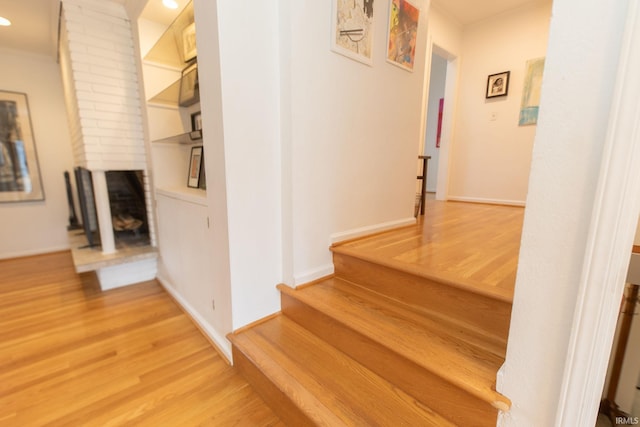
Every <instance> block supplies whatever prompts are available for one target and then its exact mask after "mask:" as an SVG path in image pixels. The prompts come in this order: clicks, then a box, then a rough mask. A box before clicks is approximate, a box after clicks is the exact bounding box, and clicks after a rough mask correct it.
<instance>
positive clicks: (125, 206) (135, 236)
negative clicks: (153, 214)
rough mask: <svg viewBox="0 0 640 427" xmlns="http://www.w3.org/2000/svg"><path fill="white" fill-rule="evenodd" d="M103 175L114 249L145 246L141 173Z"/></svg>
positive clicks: (147, 239)
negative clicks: (105, 183) (107, 194)
mask: <svg viewBox="0 0 640 427" xmlns="http://www.w3.org/2000/svg"><path fill="white" fill-rule="evenodd" d="M105 175H106V180H107V190H108V192H109V207H110V208H111V219H112V224H111V225H112V228H113V232H114V237H115V242H116V247H118V246H123V245H124V246H143V245H149V244H150V234H149V221H148V217H147V204H146V201H145V190H144V173H143V171H141V170H133V171H107V172H106V173H105Z"/></svg>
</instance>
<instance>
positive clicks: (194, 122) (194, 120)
mask: <svg viewBox="0 0 640 427" xmlns="http://www.w3.org/2000/svg"><path fill="white" fill-rule="evenodd" d="M191 130H202V114H201V113H200V111H198V112H196V113H193V114H191Z"/></svg>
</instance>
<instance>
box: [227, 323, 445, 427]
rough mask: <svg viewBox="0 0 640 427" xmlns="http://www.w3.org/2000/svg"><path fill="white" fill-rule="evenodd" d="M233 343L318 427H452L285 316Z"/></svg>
mask: <svg viewBox="0 0 640 427" xmlns="http://www.w3.org/2000/svg"><path fill="white" fill-rule="evenodd" d="M230 339H231V340H232V342H233V344H234V345H235V346H236V348H238V349H239V350H240V351H242V353H243V354H244V355H245V356H246V357H248V358H249V359H250V360H251V361H252V363H254V364H255V365H257V366H258V367H259V368H260V370H261V371H262V372H263V373H264V374H265V375H267V376H268V377H269V379H270V381H272V382H273V383H275V384H276V385H277V387H278V388H279V389H280V390H283V391H285V392H286V394H287V396H289V398H290V399H292V400H293V401H294V402H295V403H296V405H298V407H300V408H301V409H302V410H303V411H304V412H305V413H306V414H307V416H308V417H309V418H310V419H311V420H312V421H313V422H314V423H316V424H318V425H327V426H329V425H330V426H338V425H407V426H410V425H422V426H452V425H453V424H451V422H449V421H447V420H446V419H444V418H443V417H442V416H441V415H439V414H437V413H435V412H434V411H432V410H431V409H429V408H427V407H425V406H424V405H423V404H421V403H420V402H418V401H416V399H414V398H413V397H411V396H409V395H407V394H406V393H405V392H403V391H402V390H400V389H399V388H398V387H396V386H394V385H392V384H390V383H389V382H388V381H386V380H384V379H383V378H381V377H380V376H378V375H377V374H375V373H373V372H372V371H370V370H369V369H367V368H365V367H364V366H362V365H361V364H360V363H358V362H357V361H355V360H353V359H351V358H350V357H348V356H347V355H345V354H344V353H342V352H341V351H339V350H338V349H336V348H334V347H333V346H331V345H330V344H328V343H326V342H325V341H323V340H321V339H320V338H318V337H317V336H315V335H314V334H312V333H311V332H309V331H308V330H306V329H304V328H303V327H302V326H300V325H298V324H297V323H295V322H294V321H292V320H290V319H288V318H287V317H286V316H284V315H279V316H275V317H273V318H271V319H269V320H266V321H264V322H262V323H259V324H257V325H256V326H254V327H253V328H251V329H247V330H243V331H242V332H240V333H236V334H232V335H231V336H230Z"/></svg>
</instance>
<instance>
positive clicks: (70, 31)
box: [59, 0, 157, 289]
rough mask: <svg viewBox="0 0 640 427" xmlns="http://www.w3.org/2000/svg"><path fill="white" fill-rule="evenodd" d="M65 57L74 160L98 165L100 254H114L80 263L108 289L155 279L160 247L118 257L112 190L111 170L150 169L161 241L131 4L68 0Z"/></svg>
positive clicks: (150, 213) (88, 166) (147, 198)
mask: <svg viewBox="0 0 640 427" xmlns="http://www.w3.org/2000/svg"><path fill="white" fill-rule="evenodd" d="M59 60H60V67H61V71H62V77H63V83H64V91H65V100H66V104H67V114H68V118H69V127H70V130H71V138H72V147H73V155H74V163H75V164H76V166H80V167H83V168H86V169H88V170H89V171H91V175H92V180H93V192H94V197H95V205H96V213H97V217H98V223H99V229H100V233H99V234H100V241H101V245H102V247H101V253H102V255H104V259H106V260H107V262H106V264H105V263H100V262H97V263H94V264H92V265H93V266H94V267H96V268H93V267H89V268H86V267H85V268H82V267H81V268H78V267H77V269H78V270H79V271H81V270H84V271H87V270H95V271H96V272H97V275H98V278H99V279H100V282H101V286H102V287H103V289H106V288H111V287H117V286H123V285H126V284H130V283H134V282H136V281H141V279H142V280H149V279H152V278H154V277H155V276H156V269H157V267H156V259H155V253H154V254H153V255H154V256H153V257H140V256H133V257H117V256H114V254H117V253H118V251H119V249H118V248H117V245H116V242H115V239H114V230H113V226H112V212H111V209H110V205H109V192H108V189H107V179H106V172H107V171H142V172H143V175H144V188H145V195H146V196H145V201H146V205H147V218H148V222H149V224H148V229H149V234H150V241H151V246H155V233H154V226H153V217H154V216H153V210H152V209H151V194H150V188H151V187H150V185H149V183H148V179H149V177H148V173H147V171H148V168H147V157H146V150H145V141H144V132H143V119H142V110H141V98H140V93H139V91H138V71H137V66H136V59H135V51H134V41H133V37H132V32H131V26H130V22H129V19H128V17H127V13H126V11H125V9H124V6H122V5H121V4H117V3H113V2H110V1H104V0H102V1H101V0H63V1H62V9H61V15H60V40H59ZM93 252H95V249H94V250H93ZM93 255H95V254H93ZM75 258H76V254H75V253H74V260H75ZM116 259H117V260H119V261H117V262H116V261H114V260H116Z"/></svg>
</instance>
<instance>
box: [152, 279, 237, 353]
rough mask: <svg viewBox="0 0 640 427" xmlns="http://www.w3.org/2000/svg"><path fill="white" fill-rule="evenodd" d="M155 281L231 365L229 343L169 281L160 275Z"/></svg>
mask: <svg viewBox="0 0 640 427" xmlns="http://www.w3.org/2000/svg"><path fill="white" fill-rule="evenodd" d="M156 279H157V280H158V282H160V284H161V285H162V287H163V288H164V289H165V290H166V291H167V292H169V293H170V294H171V296H172V297H173V298H174V299H175V300H176V301H177V302H178V304H180V305H181V306H182V308H183V309H184V311H186V312H187V314H188V315H189V316H190V317H191V319H192V320H193V321H194V322H196V323H197V324H198V326H200V328H201V330H202V331H203V332H204V333H206V334H207V336H208V337H209V338H210V339H211V340H212V341H213V342H214V343H215V345H216V347H217V348H218V350H220V352H221V353H222V354H223V355H224V357H225V358H226V359H227V361H228V362H229V363H230V364H231V365H233V356H232V355H231V343H230V342H229V341H228V340H227V339H226V338H225V337H223V336H222V335H220V334H219V333H218V331H216V330H215V329H214V328H213V327H212V326H211V325H210V324H209V322H207V320H206V319H205V318H204V317H202V316H201V315H200V314H199V313H198V311H197V310H196V309H195V308H193V306H192V305H191V304H189V302H188V301H187V300H186V299H184V298H183V297H182V295H180V294H179V293H178V291H176V290H175V289H174V287H173V285H172V284H171V281H170V280H167V279H165V278H163V277H162V275H161V274H158V277H157V278H156Z"/></svg>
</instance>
